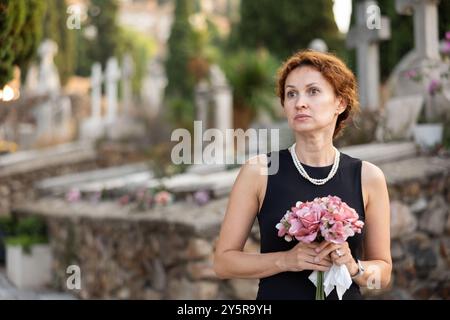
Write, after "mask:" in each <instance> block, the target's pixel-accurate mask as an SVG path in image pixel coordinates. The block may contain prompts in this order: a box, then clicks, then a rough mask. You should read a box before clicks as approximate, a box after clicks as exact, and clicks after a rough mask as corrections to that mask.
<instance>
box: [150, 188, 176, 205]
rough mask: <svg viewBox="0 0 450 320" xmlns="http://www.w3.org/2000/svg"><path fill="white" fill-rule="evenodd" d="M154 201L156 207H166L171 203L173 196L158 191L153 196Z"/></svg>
mask: <svg viewBox="0 0 450 320" xmlns="http://www.w3.org/2000/svg"><path fill="white" fill-rule="evenodd" d="M154 201H155V203H156V204H157V205H160V206H166V205H168V204H170V203H172V201H173V195H172V194H171V193H170V192H167V191H160V192H158V193H157V194H155V197H154Z"/></svg>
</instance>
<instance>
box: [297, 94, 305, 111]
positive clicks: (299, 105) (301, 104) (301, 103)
mask: <svg viewBox="0 0 450 320" xmlns="http://www.w3.org/2000/svg"><path fill="white" fill-rule="evenodd" d="M307 107H308V103H307V101H306V99H305V98H304V97H303V96H302V95H298V98H297V101H296V103H295V108H296V109H303V108H307Z"/></svg>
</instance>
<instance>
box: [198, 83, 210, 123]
mask: <svg viewBox="0 0 450 320" xmlns="http://www.w3.org/2000/svg"><path fill="white" fill-rule="evenodd" d="M209 91H210V87H209V84H208V83H207V82H206V81H204V80H202V81H200V82H199V83H198V84H197V85H196V87H195V120H197V121H201V122H202V126H203V128H206V127H208V104H209V97H208V94H209Z"/></svg>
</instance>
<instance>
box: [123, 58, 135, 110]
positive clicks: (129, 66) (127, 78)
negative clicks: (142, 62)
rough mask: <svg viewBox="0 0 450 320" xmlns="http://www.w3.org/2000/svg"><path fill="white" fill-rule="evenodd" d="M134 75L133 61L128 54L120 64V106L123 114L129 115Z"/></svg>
mask: <svg viewBox="0 0 450 320" xmlns="http://www.w3.org/2000/svg"><path fill="white" fill-rule="evenodd" d="M133 74H134V63H133V59H132V58H131V56H130V55H129V54H126V55H125V57H124V58H123V62H122V96H123V97H122V106H123V114H125V115H130V111H131V106H132V102H133V92H132V85H131V79H132V77H133Z"/></svg>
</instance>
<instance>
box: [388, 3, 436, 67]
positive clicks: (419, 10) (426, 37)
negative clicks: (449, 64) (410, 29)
mask: <svg viewBox="0 0 450 320" xmlns="http://www.w3.org/2000/svg"><path fill="white" fill-rule="evenodd" d="M438 4H439V0H396V2H395V8H396V10H397V12H398V13H400V14H405V15H411V14H414V43H415V49H416V52H417V54H418V56H419V58H421V59H431V60H439V35H438V12H437V5H438Z"/></svg>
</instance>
